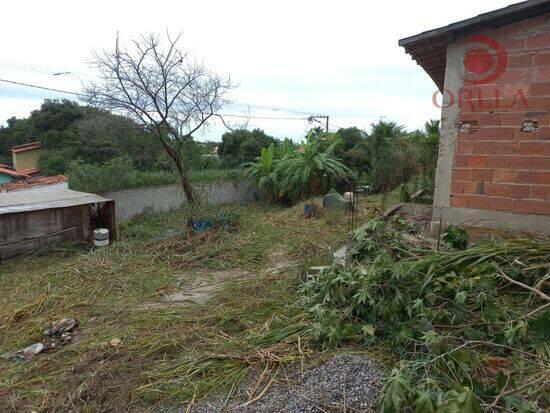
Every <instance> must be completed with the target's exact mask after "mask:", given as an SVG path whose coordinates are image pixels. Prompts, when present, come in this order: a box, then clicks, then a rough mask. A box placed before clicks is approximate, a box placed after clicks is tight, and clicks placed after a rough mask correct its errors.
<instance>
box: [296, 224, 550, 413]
mask: <svg viewBox="0 0 550 413" xmlns="http://www.w3.org/2000/svg"><path fill="white" fill-rule="evenodd" d="M351 254H352V258H353V259H354V265H352V266H351V268H348V269H344V268H342V267H340V266H336V265H335V266H333V267H331V268H330V269H329V270H326V271H324V272H322V273H321V274H320V275H319V276H318V277H317V278H315V279H312V280H309V281H308V282H306V283H305V284H304V285H303V287H302V289H301V295H302V304H303V306H304V308H305V309H306V311H307V312H308V315H309V319H310V326H309V333H310V334H311V335H312V337H313V338H314V339H315V340H317V341H319V342H321V343H323V344H324V345H329V346H338V345H342V344H344V343H346V342H349V341H354V342H361V343H363V344H364V345H372V344H381V343H382V344H385V345H387V346H389V347H390V348H391V349H392V350H393V351H394V352H395V353H396V354H397V355H398V356H399V358H400V362H399V363H398V365H397V366H396V367H395V368H394V369H393V370H392V372H391V374H389V376H388V377H387V379H386V381H385V385H384V388H383V390H382V394H381V397H380V410H381V411H382V412H402V411H416V412H426V413H427V412H466V413H468V412H481V411H518V412H520V411H521V412H529V411H540V409H542V410H545V409H548V408H549V407H550V398H549V396H548V394H549V392H548V390H549V384H550V340H549V338H550V337H549V335H550V297H549V295H548V290H549V288H548V287H549V283H548V280H549V278H550V273H549V270H550V262H549V257H550V240H549V239H547V238H519V237H518V238H513V239H508V240H500V239H493V240H486V241H483V242H480V243H479V244H477V245H475V246H473V247H471V248H469V249H467V250H451V251H441V252H437V251H419V250H414V246H411V245H409V246H406V245H404V242H403V239H402V238H401V237H400V236H399V233H398V232H397V233H396V232H394V231H389V230H388V228H387V227H386V226H385V225H384V224H382V223H381V222H380V221H374V222H372V223H371V224H370V225H369V226H368V227H367V229H366V230H365V231H362V232H360V233H358V234H356V236H355V244H354V246H353V248H352V250H351Z"/></svg>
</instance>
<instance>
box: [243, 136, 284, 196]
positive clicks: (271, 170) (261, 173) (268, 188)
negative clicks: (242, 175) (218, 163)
mask: <svg viewBox="0 0 550 413" xmlns="http://www.w3.org/2000/svg"><path fill="white" fill-rule="evenodd" d="M275 162H276V160H275V145H274V144H271V145H269V147H268V148H262V151H261V154H260V156H259V157H258V158H256V162H248V163H245V164H244V165H243V166H244V167H245V168H247V169H246V175H247V177H248V179H249V180H250V181H252V182H253V183H254V184H256V186H257V187H258V188H259V189H261V190H262V191H263V192H264V194H265V195H266V197H267V199H268V200H269V201H271V200H273V199H274V198H275V197H276V196H277V176H276V174H275Z"/></svg>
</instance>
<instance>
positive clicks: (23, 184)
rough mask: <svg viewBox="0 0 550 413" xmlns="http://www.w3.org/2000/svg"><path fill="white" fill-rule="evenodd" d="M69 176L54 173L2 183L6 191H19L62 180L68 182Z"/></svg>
mask: <svg viewBox="0 0 550 413" xmlns="http://www.w3.org/2000/svg"><path fill="white" fill-rule="evenodd" d="M66 181H67V178H66V177H65V176H63V175H53V176H40V177H37V178H28V179H25V180H24V181H11V182H6V183H5V184H3V185H0V187H2V188H3V189H5V190H6V191H17V190H19V189H28V188H33V187H35V186H46V185H54V184H59V183H62V182H66Z"/></svg>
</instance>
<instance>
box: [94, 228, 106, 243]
mask: <svg viewBox="0 0 550 413" xmlns="http://www.w3.org/2000/svg"><path fill="white" fill-rule="evenodd" d="M94 245H95V246H96V247H106V246H107V245H109V230H108V229H107V228H98V229H94Z"/></svg>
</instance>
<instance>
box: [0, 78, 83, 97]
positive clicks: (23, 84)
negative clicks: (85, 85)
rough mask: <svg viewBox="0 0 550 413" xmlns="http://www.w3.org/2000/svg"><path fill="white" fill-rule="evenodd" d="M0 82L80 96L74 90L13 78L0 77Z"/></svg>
mask: <svg viewBox="0 0 550 413" xmlns="http://www.w3.org/2000/svg"><path fill="white" fill-rule="evenodd" d="M0 82H5V83H11V84H13V85H19V86H26V87H32V88H35V89H42V90H49V91H51V92H58V93H67V94H68V95H75V96H82V95H81V94H79V93H76V92H69V91H67V90H61V89H54V88H51V87H46V86H39V85H32V84H30V83H23V82H16V81H14V80H8V79H0Z"/></svg>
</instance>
